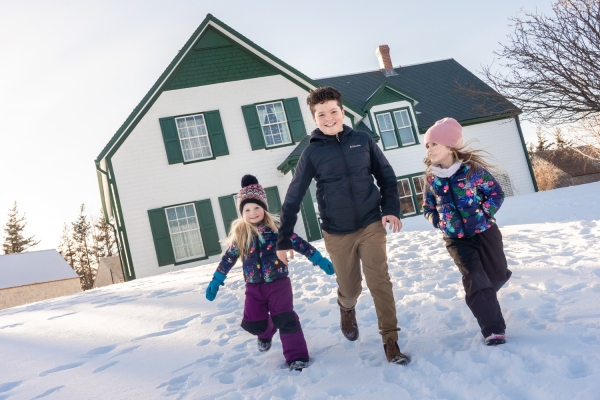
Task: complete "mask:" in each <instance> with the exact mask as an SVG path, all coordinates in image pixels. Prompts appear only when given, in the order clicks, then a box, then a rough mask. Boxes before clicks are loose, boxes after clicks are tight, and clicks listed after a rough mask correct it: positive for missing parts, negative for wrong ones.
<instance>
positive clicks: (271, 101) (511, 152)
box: [96, 14, 536, 280]
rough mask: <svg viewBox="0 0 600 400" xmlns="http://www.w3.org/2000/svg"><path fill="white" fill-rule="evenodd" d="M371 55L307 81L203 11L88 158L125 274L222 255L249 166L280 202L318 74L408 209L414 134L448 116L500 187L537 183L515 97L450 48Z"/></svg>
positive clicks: (311, 225)
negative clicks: (390, 174)
mask: <svg viewBox="0 0 600 400" xmlns="http://www.w3.org/2000/svg"><path fill="white" fill-rule="evenodd" d="M377 55H378V57H379V59H380V63H381V67H382V68H381V69H380V70H375V71H370V72H365V73H359V74H352V75H345V76H338V77H332V78H324V79H318V80H314V79H311V78H309V77H307V76H305V75H304V74H302V73H301V72H299V71H297V70H296V69H294V68H293V67H292V66H290V65H288V64H286V63H284V62H283V61H281V60H279V59H278V58H277V57H275V56H274V55H272V54H270V53H268V52H267V51H265V50H264V49H262V48H261V47H259V46H258V45H256V44H254V43H252V42H251V41H250V40H248V39H247V38H245V37H244V36H242V35H241V34H239V33H238V32H236V31H234V30H233V29H231V28H230V27H229V26H227V25H225V24H224V23H222V22H221V21H219V20H218V19H216V18H215V17H213V16H212V15H210V14H208V15H207V16H206V18H205V20H204V21H203V22H202V24H201V25H200V26H199V27H198V29H197V30H196V31H195V32H194V34H193V35H192V36H191V37H190V39H189V40H188V41H187V43H186V44H185V45H184V46H183V47H182V49H181V50H180V51H179V53H178V54H177V56H176V57H175V58H174V59H173V61H172V62H171V64H170V65H169V66H168V67H167V69H166V70H165V71H164V72H163V74H162V75H161V76H160V77H159V78H158V80H157V82H156V83H155V85H154V86H153V87H152V88H151V89H150V91H149V92H148V94H147V95H146V96H145V97H144V98H143V99H142V101H141V102H140V103H139V105H138V106H137V107H136V108H135V109H134V110H133V112H132V113H131V114H130V116H129V117H128V118H127V120H126V121H125V123H124V124H123V125H122V126H121V127H120V128H119V130H118V131H117V132H116V133H115V135H114V136H113V137H112V139H111V140H110V142H109V143H108V144H107V145H106V147H105V148H104V149H103V150H102V152H101V153H100V154H99V156H98V157H97V159H96V168H97V171H98V181H99V186H100V192H101V197H102V203H103V206H104V208H105V215H107V217H108V218H109V222H110V223H111V224H113V226H114V227H115V229H116V232H117V241H118V245H119V250H120V257H121V265H122V266H123V272H124V277H125V279H126V280H131V279H135V278H136V277H145V276H151V275H156V274H159V273H163V272H167V271H173V270H177V269H181V268H187V267H193V266H197V265H201V264H204V263H211V262H215V261H217V260H218V259H219V257H220V254H221V252H222V248H221V245H220V243H219V240H221V239H223V238H225V237H226V235H227V230H228V228H229V224H230V223H231V221H232V220H233V219H235V218H236V217H237V211H236V207H235V198H234V195H235V193H237V191H238V190H239V188H240V180H241V177H242V176H243V175H244V174H247V173H250V174H253V175H256V176H257V177H258V179H259V182H260V183H261V184H262V185H263V187H265V189H266V192H267V195H268V197H269V199H268V200H269V205H270V210H271V211H277V210H278V209H279V207H280V205H281V203H282V200H283V198H284V197H285V193H286V190H287V187H288V185H289V182H290V181H291V177H292V174H293V171H294V167H295V165H296V162H297V160H298V157H299V156H300V154H301V152H302V150H303V149H304V148H305V147H306V145H307V144H308V136H307V135H308V134H310V132H311V131H312V130H313V129H314V123H313V121H312V117H311V113H310V110H309V108H308V107H307V106H306V96H307V95H308V91H309V90H310V89H314V88H316V87H319V86H323V85H332V86H334V87H337V88H338V89H339V90H341V91H342V93H343V95H344V108H345V111H346V121H345V122H346V124H349V125H352V126H354V128H355V129H357V130H363V131H367V132H369V133H370V134H371V135H372V136H373V138H374V139H375V140H376V141H377V142H378V144H379V145H380V146H381V148H382V149H383V150H384V154H385V155H386V157H387V158H388V160H389V161H390V163H391V164H392V166H393V167H394V170H395V171H396V174H397V176H398V192H399V196H400V200H401V203H402V215H401V217H403V218H404V217H409V216H413V215H418V214H420V210H419V208H420V207H419V205H420V203H421V198H420V195H421V190H422V182H423V181H422V178H421V176H422V174H423V171H424V166H423V164H422V159H423V157H424V148H423V145H422V143H421V142H422V137H423V134H424V132H425V131H426V129H427V128H428V127H429V126H431V125H432V124H433V123H434V122H435V121H436V120H438V119H440V118H443V117H446V116H451V117H454V118H456V119H457V120H458V121H460V122H461V124H462V125H463V126H465V130H464V131H465V136H466V137H467V138H478V139H479V140H480V143H481V146H483V147H485V148H487V149H488V151H489V152H490V153H492V154H493V155H494V156H495V157H496V158H497V160H498V161H499V163H500V164H501V166H502V169H503V172H504V174H503V175H502V176H501V177H500V178H501V179H502V180H503V183H504V186H505V189H506V190H507V192H509V193H510V194H512V193H514V194H523V193H529V192H532V191H534V190H536V186H535V181H534V178H533V174H532V172H531V165H530V162H529V159H528V156H527V152H526V150H525V145H524V141H523V137H522V134H521V129H520V126H519V120H518V113H519V110H518V109H517V108H516V107H515V106H514V105H512V104H511V103H510V102H508V101H506V100H505V99H504V98H502V97H500V96H498V94H497V93H495V92H494V91H493V90H492V89H490V88H489V87H488V86H486V85H485V84H484V83H483V82H481V81H480V80H479V79H478V78H477V77H475V76H474V75H473V74H471V73H470V72H469V71H468V70H466V69H465V68H464V67H462V66H461V65H460V64H458V63H457V62H456V61H454V60H452V59H449V60H443V61H437V62H431V63H425V64H419V65H412V66H402V67H396V68H394V67H392V65H391V61H390V59H389V49H388V48H387V46H380V48H379V49H378V52H377ZM461 85H464V87H471V88H477V89H478V90H479V91H480V92H481V93H483V94H481V93H480V94H479V95H478V96H473V95H467V94H465V93H464V90H461V88H460V87H458V86H461ZM486 93H489V94H490V96H489V97H490V98H487V94H486ZM484 103H485V104H486V106H485V107H480V106H478V105H480V104H484ZM313 196H314V191H312V192H311V193H307V195H306V197H305V201H304V203H303V205H302V209H301V214H302V218H301V219H299V220H298V224H297V226H296V232H297V233H298V234H300V235H301V236H303V237H305V238H307V239H308V240H317V239H320V238H321V232H320V229H319V226H318V217H317V213H316V212H315V208H314V203H313Z"/></svg>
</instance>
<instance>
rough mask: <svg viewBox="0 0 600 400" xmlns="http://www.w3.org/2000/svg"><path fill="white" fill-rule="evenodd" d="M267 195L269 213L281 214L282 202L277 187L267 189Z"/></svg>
mask: <svg viewBox="0 0 600 400" xmlns="http://www.w3.org/2000/svg"><path fill="white" fill-rule="evenodd" d="M265 193H266V194H267V203H269V212H270V213H272V214H279V213H280V212H281V200H280V199H279V190H277V186H272V187H268V188H265Z"/></svg>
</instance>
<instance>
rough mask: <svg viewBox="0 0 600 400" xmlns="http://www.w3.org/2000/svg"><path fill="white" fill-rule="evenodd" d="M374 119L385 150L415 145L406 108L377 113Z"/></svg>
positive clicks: (413, 133) (414, 133) (411, 125)
mask: <svg viewBox="0 0 600 400" xmlns="http://www.w3.org/2000/svg"><path fill="white" fill-rule="evenodd" d="M375 118H376V119H377V126H378V127H379V133H380V134H381V140H382V141H383V147H384V148H385V149H386V150H388V149H393V148H396V147H403V146H410V145H413V144H417V139H416V132H415V129H414V124H413V123H412V119H411V116H410V113H409V109H408V108H403V109H399V110H391V111H386V112H381V113H377V114H375Z"/></svg>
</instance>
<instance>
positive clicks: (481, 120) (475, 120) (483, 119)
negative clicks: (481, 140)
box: [419, 113, 517, 133]
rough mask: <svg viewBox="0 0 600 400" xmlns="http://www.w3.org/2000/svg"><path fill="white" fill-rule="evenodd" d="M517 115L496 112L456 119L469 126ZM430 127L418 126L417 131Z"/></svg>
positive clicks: (423, 130) (422, 131) (423, 131)
mask: <svg viewBox="0 0 600 400" xmlns="http://www.w3.org/2000/svg"><path fill="white" fill-rule="evenodd" d="M516 116H517V115H515V114H514V113H510V114H498V115H492V116H489V117H481V118H473V119H463V120H460V121H458V122H459V123H460V124H461V126H469V125H477V124H484V123H486V122H493V121H499V120H501V119H510V118H515V117H516ZM429 128H431V126H423V127H419V133H425V132H427V129H429Z"/></svg>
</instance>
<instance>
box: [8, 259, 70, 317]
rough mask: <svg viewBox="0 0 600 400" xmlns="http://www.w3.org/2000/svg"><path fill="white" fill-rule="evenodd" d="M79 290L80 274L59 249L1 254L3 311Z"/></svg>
mask: <svg viewBox="0 0 600 400" xmlns="http://www.w3.org/2000/svg"><path fill="white" fill-rule="evenodd" d="M78 292H81V284H80V282H79V275H77V273H76V272H75V271H73V268H71V266H70V265H69V264H67V262H66V261H65V259H64V258H62V256H61V255H60V254H59V253H58V252H57V251H56V250H42V251H32V252H27V253H18V254H6V255H3V256H0V310H2V309H4V308H10V307H15V306H20V305H23V304H27V303H33V302H36V301H41V300H46V299H51V298H53V297H59V296H65V295H68V294H73V293H78Z"/></svg>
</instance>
